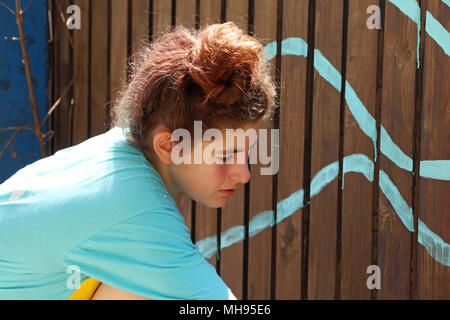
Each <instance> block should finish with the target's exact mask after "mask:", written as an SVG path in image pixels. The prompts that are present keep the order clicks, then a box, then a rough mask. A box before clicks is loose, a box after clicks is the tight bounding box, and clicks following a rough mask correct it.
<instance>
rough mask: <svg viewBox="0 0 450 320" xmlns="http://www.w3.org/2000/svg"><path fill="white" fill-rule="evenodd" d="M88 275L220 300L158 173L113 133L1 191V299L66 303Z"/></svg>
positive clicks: (164, 294) (216, 283) (31, 170)
mask: <svg viewBox="0 0 450 320" xmlns="http://www.w3.org/2000/svg"><path fill="white" fill-rule="evenodd" d="M78 270H79V272H80V273H79V275H80V277H79V278H80V279H79V280H80V281H81V282H82V281H83V280H84V279H86V278H87V277H88V276H90V277H93V278H95V279H97V280H99V281H101V282H104V283H106V284H109V285H111V286H113V287H116V288H118V289H122V290H125V291H128V292H131V293H135V294H138V295H141V296H145V297H148V298H153V299H218V300H219V299H226V298H227V297H228V295H229V289H228V287H227V286H226V284H225V283H224V282H223V281H222V279H221V278H220V277H219V276H218V274H217V272H216V270H215V269H214V267H213V266H212V265H211V264H210V263H208V261H206V260H205V258H204V256H203V255H202V254H201V253H200V252H199V251H198V248H197V247H196V246H195V245H194V244H193V243H192V241H191V238H190V235H189V229H188V228H187V227H186V225H185V221H184V218H183V216H182V215H181V214H180V212H179V211H178V210H177V207H176V204H175V202H174V200H173V198H172V197H171V196H170V194H169V193H168V191H167V189H166V187H165V186H164V184H163V182H162V180H161V177H160V175H159V174H158V172H157V171H156V170H155V169H154V168H153V166H152V165H151V164H150V163H149V162H148V161H147V159H146V158H145V156H144V155H143V153H142V152H141V150H140V149H138V148H136V147H133V146H132V145H130V144H129V143H128V141H127V140H126V138H125V136H124V134H123V131H122V129H121V128H118V127H115V128H112V129H111V130H109V131H108V132H106V133H104V134H101V135H98V136H96V137H93V138H90V139H88V140H86V141H84V142H83V143H80V144H78V145H76V146H73V147H70V148H66V149H63V150H60V151H58V152H56V153H55V154H54V155H53V156H50V157H47V158H44V159H41V160H39V161H36V162H34V163H33V164H30V165H28V166H26V167H25V168H23V169H21V170H20V171H18V172H17V173H16V174H15V175H14V176H12V177H11V178H10V179H8V180H7V181H5V182H4V183H3V184H1V185H0V299H67V298H69V296H70V295H71V294H72V293H73V292H74V291H75V289H76V288H75V287H74V286H75V285H76V283H77V278H76V277H77V276H78Z"/></svg>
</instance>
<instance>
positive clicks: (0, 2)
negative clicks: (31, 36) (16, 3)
mask: <svg viewBox="0 0 450 320" xmlns="http://www.w3.org/2000/svg"><path fill="white" fill-rule="evenodd" d="M0 4H1V5H2V6H4V7H5V8H6V9H8V10H9V12H11V13H12V14H13V15H16V13H15V12H14V11H13V9H11V8H10V7H8V6H7V5H6V4H4V3H3V2H2V1H0Z"/></svg>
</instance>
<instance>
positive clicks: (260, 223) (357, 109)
mask: <svg viewBox="0 0 450 320" xmlns="http://www.w3.org/2000/svg"><path fill="white" fill-rule="evenodd" d="M389 1H391V2H396V1H393V0H389ZM396 3H397V2H396ZM394 4H395V3H394ZM399 9H400V10H401V11H402V12H403V10H405V11H406V9H405V8H403V7H399ZM419 11H420V8H419ZM411 12H414V11H406V12H404V13H405V14H406V15H408V16H409V17H410V18H412V17H411V16H413V17H414V15H413V14H412V13H411ZM429 16H431V14H429V13H428V12H427V23H426V25H427V26H428V21H429ZM419 17H420V14H419ZM433 19H434V18H433ZM413 21H414V20H413ZM415 22H416V21H415ZM433 23H434V21H433V20H432V22H431V23H430V24H433ZM438 24H439V23H438ZM419 25H420V22H419ZM439 25H440V24H439ZM441 27H442V26H441ZM442 28H443V27H442ZM436 30H437V31H436ZM444 30H445V29H444ZM427 32H428V33H429V34H430V32H431V33H432V34H430V36H431V37H432V38H433V39H434V40H435V41H436V43H437V44H438V45H439V46H441V47H442V48H443V49H444V52H445V53H446V54H447V55H448V43H447V42H448V32H447V31H446V30H445V32H446V33H445V32H443V31H442V30H440V29H439V26H437V27H436V26H433V27H431V28H430V27H428V28H427ZM446 37H447V38H446ZM446 39H447V40H446ZM446 43H447V44H446ZM265 53H266V58H267V60H271V59H273V58H274V57H275V56H276V53H277V43H276V42H272V43H270V44H268V45H267V46H266V47H265ZM281 55H295V56H304V57H307V55H308V44H307V43H306V42H305V41H304V40H303V39H301V38H299V37H292V38H287V39H284V40H283V41H282V44H281ZM314 68H315V69H316V70H317V72H318V73H319V74H320V75H321V76H322V77H323V78H324V79H325V80H326V81H328V82H329V83H330V84H331V85H332V86H333V87H335V88H336V90H338V91H339V92H341V89H342V88H341V86H342V85H341V84H342V79H341V74H340V72H339V71H338V70H337V69H336V68H335V67H334V66H333V65H332V64H331V63H330V62H329V60H328V59H326V57H325V56H323V54H322V53H321V52H320V51H319V50H318V49H315V50H314ZM345 86H346V87H345V100H346V102H347V106H348V107H349V109H350V111H351V113H352V115H353V117H354V118H355V120H356V122H357V124H358V126H359V127H360V128H361V130H362V131H363V132H364V134H366V135H367V136H368V137H369V138H370V139H371V140H372V142H373V145H374V158H375V160H374V161H376V157H377V151H376V139H377V132H376V121H375V119H374V118H373V117H372V115H371V114H370V113H369V112H368V110H367V108H366V107H365V106H364V104H363V103H362V102H361V100H360V99H359V97H358V95H357V94H356V92H355V90H354V89H353V88H352V87H351V85H350V83H349V82H348V81H346V82H345ZM380 131H381V132H380V136H381V141H380V151H381V153H383V154H384V155H385V156H386V157H387V158H389V159H390V160H391V161H392V162H393V163H394V164H395V165H396V166H398V167H399V168H402V169H404V170H407V171H409V172H412V171H413V160H412V159H411V158H410V157H409V156H407V155H406V154H405V153H404V152H403V151H402V150H401V148H400V147H399V146H398V145H397V144H395V142H394V141H393V140H392V138H391V137H390V136H389V134H388V133H387V131H386V129H385V128H384V127H383V126H381V129H380ZM374 161H372V160H370V159H369V158H368V157H367V156H365V155H362V154H354V155H349V156H346V157H344V159H343V182H342V188H343V187H344V176H345V173H347V172H359V173H362V174H363V175H364V176H365V177H366V178H367V180H368V181H371V182H373V171H374ZM338 174H339V162H338V161H336V162H333V163H331V164H329V165H327V166H326V167H324V168H322V169H321V170H320V171H319V172H318V173H317V174H316V175H315V176H314V178H313V179H312V181H311V190H310V192H311V198H312V197H314V196H315V195H317V194H318V193H319V192H320V191H321V190H322V189H323V188H324V187H326V186H327V185H328V184H329V183H331V182H332V181H333V180H334V179H335V178H336V177H337V176H338ZM420 175H421V177H424V178H431V179H439V180H447V181H448V180H450V160H424V161H420ZM379 187H380V189H381V191H382V192H383V194H384V195H385V196H386V198H387V199H388V200H389V202H390V203H391V205H392V207H393V208H394V211H395V212H396V214H397V215H398V217H399V218H400V220H401V221H402V223H403V224H404V225H405V227H406V228H407V229H408V230H409V231H411V232H413V231H414V226H413V213H412V209H411V208H410V207H409V206H408V204H407V203H406V201H405V200H404V198H403V197H402V195H401V193H400V192H399V190H398V188H397V187H396V186H395V184H394V183H393V182H392V180H391V179H390V178H389V176H388V175H387V174H386V173H385V172H384V171H383V170H380V173H379ZM303 197H304V190H303V189H300V190H297V191H295V192H294V193H292V194H291V195H290V196H289V197H287V198H285V199H283V200H281V201H279V202H278V203H277V221H276V222H275V221H274V212H273V210H266V211H263V212H260V213H259V214H258V215H256V216H255V217H253V219H251V221H250V223H249V236H250V237H252V236H254V235H256V234H258V233H259V232H261V231H262V230H264V229H265V228H267V227H269V226H270V227H272V226H273V225H274V224H275V223H278V222H280V221H282V220H284V219H285V218H287V217H289V216H290V215H292V214H293V213H294V212H295V211H296V210H298V209H299V208H302V207H304V203H303ZM307 205H308V204H307ZM418 224H419V225H418V241H419V243H420V244H421V245H423V246H424V247H425V249H426V250H427V252H428V253H429V254H430V256H432V257H433V258H434V259H435V260H436V261H438V262H439V263H441V264H442V265H444V266H450V246H449V244H448V243H446V242H445V241H444V240H443V239H442V238H441V237H440V236H439V235H437V234H436V233H434V232H433V231H432V230H430V229H429V228H428V227H427V226H426V224H425V223H424V222H423V221H421V220H420V219H419V221H418ZM244 231H245V229H244V226H242V225H239V226H234V227H231V228H229V229H228V230H226V231H224V232H222V233H221V248H225V247H228V246H230V245H232V244H234V243H237V242H240V241H243V240H244V238H245V232H244ZM196 245H197V247H198V249H199V251H200V252H202V253H203V255H204V256H205V257H207V258H210V257H211V256H212V255H213V254H214V253H216V254H218V252H217V235H215V236H212V237H208V238H205V239H202V240H200V241H198V242H197V243H196Z"/></svg>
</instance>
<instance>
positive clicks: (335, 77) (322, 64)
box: [314, 49, 342, 92]
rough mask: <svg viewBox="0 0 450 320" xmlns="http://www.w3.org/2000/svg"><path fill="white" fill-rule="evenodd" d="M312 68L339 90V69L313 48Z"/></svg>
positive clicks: (340, 79) (340, 80) (340, 78)
mask: <svg viewBox="0 0 450 320" xmlns="http://www.w3.org/2000/svg"><path fill="white" fill-rule="evenodd" d="M314 68H316V70H317V72H318V73H319V74H320V75H321V76H322V77H323V78H324V79H325V80H327V81H328V82H329V83H330V84H331V85H332V86H333V87H335V88H336V90H337V91H339V92H341V84H342V77H341V74H340V72H339V71H337V70H336V68H335V67H334V66H333V65H332V64H331V62H330V61H329V60H328V59H327V58H325V57H324V56H323V54H322V52H320V50H318V49H315V50H314Z"/></svg>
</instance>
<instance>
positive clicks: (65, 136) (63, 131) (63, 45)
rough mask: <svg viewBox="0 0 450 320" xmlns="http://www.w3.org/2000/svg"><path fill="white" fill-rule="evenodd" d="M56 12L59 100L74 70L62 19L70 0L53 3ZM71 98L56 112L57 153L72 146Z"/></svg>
mask: <svg viewBox="0 0 450 320" xmlns="http://www.w3.org/2000/svg"><path fill="white" fill-rule="evenodd" d="M53 4H54V5H53V8H54V10H56V12H55V19H56V20H55V39H54V41H55V51H56V63H57V66H56V71H55V75H56V83H55V85H56V97H55V98H56V99H58V98H59V97H60V96H61V95H62V94H63V93H64V91H65V89H66V87H67V86H68V84H69V82H70V80H71V76H72V74H71V72H70V70H71V69H72V67H71V65H70V50H71V48H70V43H69V38H68V30H67V27H66V25H65V24H64V22H63V21H62V19H61V14H62V15H63V16H64V17H66V16H67V14H66V9H67V7H68V6H69V1H68V0H62V1H55V2H54V3H53ZM69 111H70V96H69V94H66V95H65V96H64V97H63V98H62V99H61V103H60V104H59V105H58V107H57V108H56V109H55V111H54V114H53V116H54V124H55V130H56V131H55V136H54V138H53V139H54V146H53V147H54V149H53V152H56V151H58V150H60V149H64V148H66V147H69V145H70V140H69V139H70V134H71V133H70V118H69Z"/></svg>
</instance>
